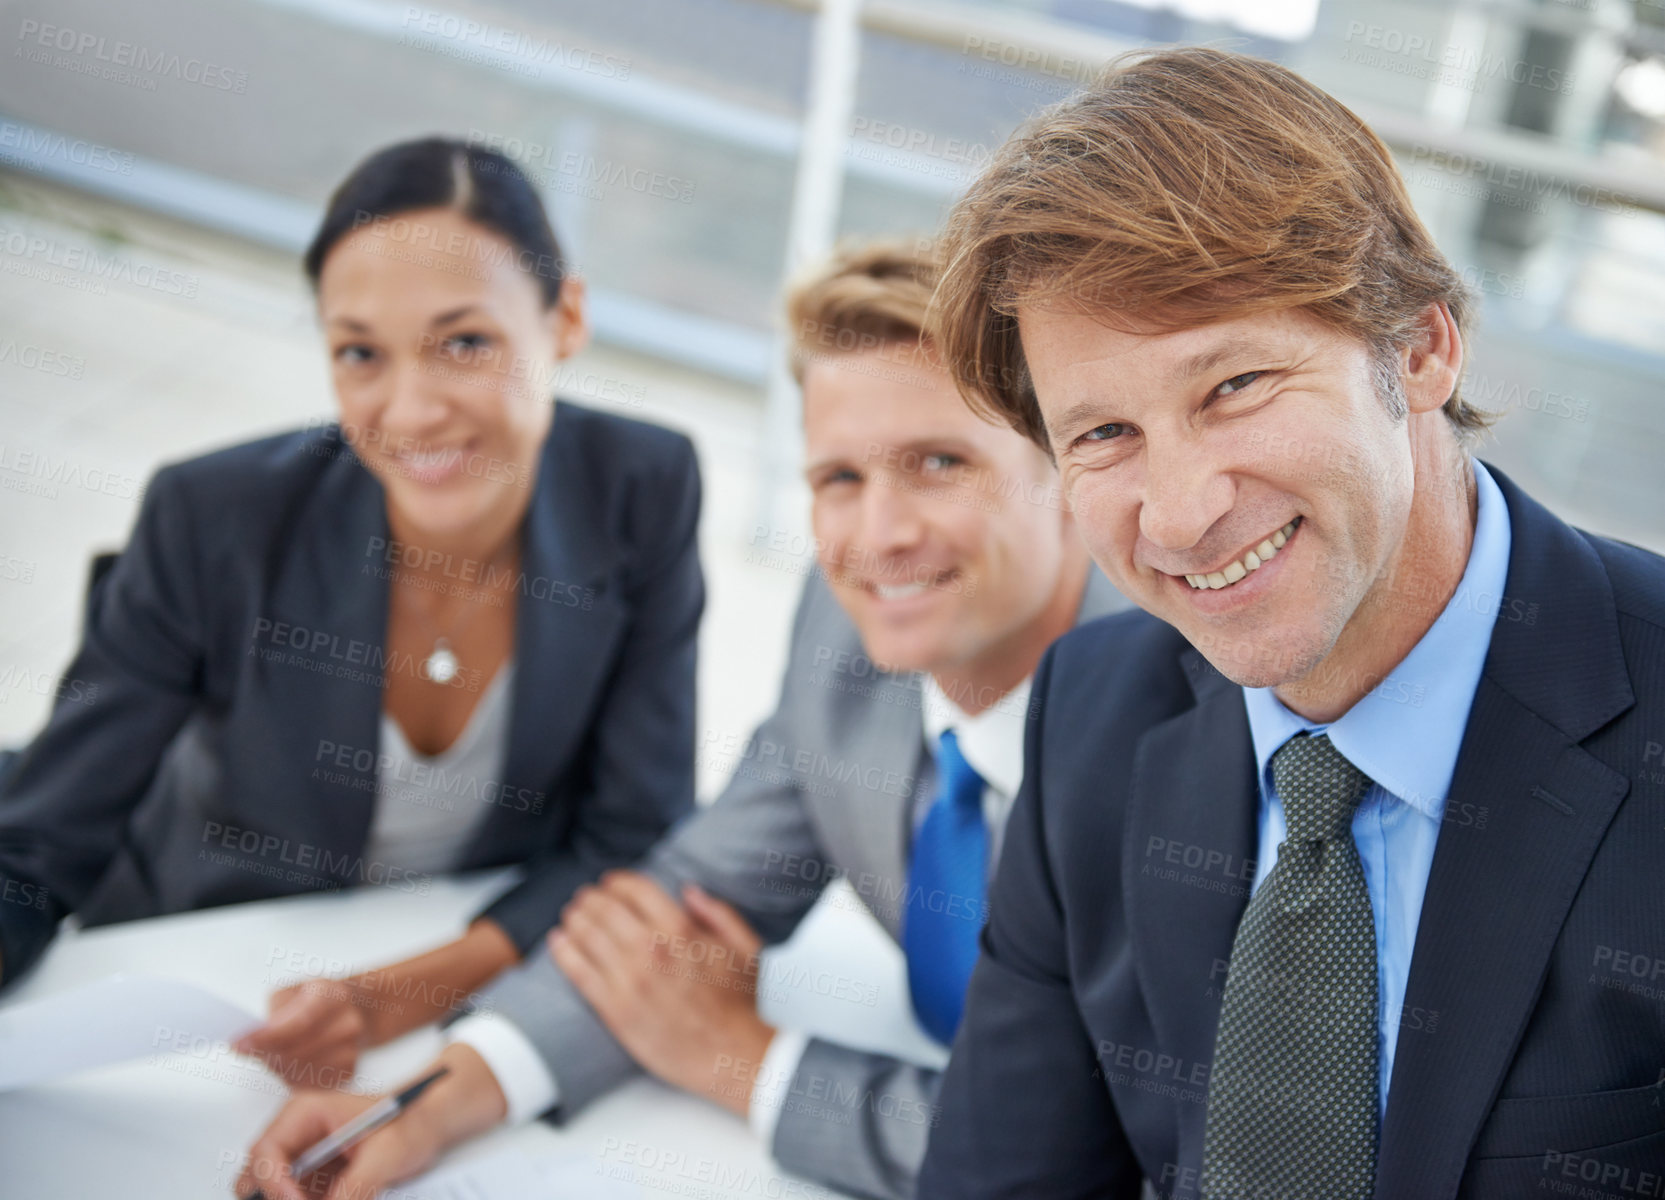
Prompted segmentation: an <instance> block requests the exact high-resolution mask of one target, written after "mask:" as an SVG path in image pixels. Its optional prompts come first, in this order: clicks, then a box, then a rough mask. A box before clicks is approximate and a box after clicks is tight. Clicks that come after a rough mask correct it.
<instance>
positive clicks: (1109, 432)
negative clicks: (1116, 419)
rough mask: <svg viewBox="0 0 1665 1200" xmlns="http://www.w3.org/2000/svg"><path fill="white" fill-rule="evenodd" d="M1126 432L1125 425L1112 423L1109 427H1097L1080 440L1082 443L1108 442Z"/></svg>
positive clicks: (1083, 435)
mask: <svg viewBox="0 0 1665 1200" xmlns="http://www.w3.org/2000/svg"><path fill="white" fill-rule="evenodd" d="M1126 432H1127V426H1126V425H1117V424H1113V423H1112V424H1109V425H1099V426H1096V427H1095V428H1092V429H1089V430H1088V431H1087V432H1086V433H1084V434H1082V435H1081V440H1082V441H1084V442H1109V441H1114V440H1115V439H1116V438H1119V437H1121V436H1122V434H1124V433H1126Z"/></svg>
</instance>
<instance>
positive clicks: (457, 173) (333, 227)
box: [302, 137, 567, 307]
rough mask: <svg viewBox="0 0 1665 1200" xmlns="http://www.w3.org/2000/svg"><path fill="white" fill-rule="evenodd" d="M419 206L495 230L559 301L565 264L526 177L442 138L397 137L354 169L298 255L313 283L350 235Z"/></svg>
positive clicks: (497, 157) (491, 156)
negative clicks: (445, 211) (404, 139)
mask: <svg viewBox="0 0 1665 1200" xmlns="http://www.w3.org/2000/svg"><path fill="white" fill-rule="evenodd" d="M423 208H454V209H457V210H458V211H459V212H461V213H462V214H463V215H464V216H466V217H467V218H468V219H469V220H470V221H473V222H474V223H475V224H477V225H479V226H481V227H483V228H485V229H489V230H490V231H491V232H492V233H495V234H497V235H498V236H499V237H501V238H503V239H504V240H505V241H507V242H508V243H509V244H510V245H511V246H513V247H514V248H515V252H516V253H515V261H516V262H517V264H518V265H519V266H520V267H521V268H522V269H524V270H526V271H528V272H530V273H531V274H533V275H535V276H536V277H537V280H538V285H539V287H540V288H541V289H542V291H543V300H544V305H545V306H546V307H547V306H549V305H552V304H554V303H555V301H556V300H557V299H559V298H560V295H561V281H562V280H563V279H565V278H566V271H567V268H566V261H565V259H563V258H562V256H561V246H560V243H559V242H557V241H556V240H555V231H554V230H553V229H552V228H550V224H549V217H548V215H547V214H546V213H545V212H544V210H543V203H542V202H541V201H540V200H539V199H538V193H537V192H536V191H535V190H534V189H533V187H532V184H531V182H530V181H529V180H528V179H527V178H526V176H525V175H524V174H523V173H522V172H521V169H520V168H519V167H518V166H516V165H515V163H514V160H513V159H510V158H508V157H506V156H504V155H502V154H499V153H497V152H496V151H495V150H487V149H485V148H484V147H483V146H476V145H470V144H469V143H468V142H464V141H461V140H459V139H457V138H444V137H427V138H418V139H416V140H415V141H409V142H399V143H398V144H397V145H393V146H388V147H386V148H385V149H382V150H378V151H376V152H375V153H374V154H372V155H371V156H370V157H369V158H367V159H365V160H364V161H363V162H361V163H359V165H358V166H356V167H354V168H353V173H352V174H351V175H349V176H347V178H346V179H344V180H343V181H342V182H341V185H340V186H339V187H337V188H336V189H335V193H334V194H333V195H332V196H330V202H329V207H328V208H326V209H325V211H324V221H323V224H322V225H320V226H319V227H318V232H317V233H316V234H314V235H313V238H312V244H311V245H310V246H308V247H307V248H306V256H305V257H304V258H303V259H302V262H303V263H304V264H305V266H306V277H307V278H308V279H309V280H311V281H312V286H313V288H314V289H316V288H317V286H318V276H319V274H320V272H322V271H323V268H324V259H325V258H327V257H328V256H329V252H330V251H331V250H332V249H334V247H335V244H336V243H337V242H339V241H340V240H341V239H342V238H343V237H345V236H346V235H347V234H349V233H351V232H353V231H354V230H355V229H359V228H361V227H363V226H365V225H368V224H372V223H374V222H377V221H379V220H385V219H386V218H389V217H393V216H395V215H396V214H398V213H402V212H411V211H413V210H416V209H423Z"/></svg>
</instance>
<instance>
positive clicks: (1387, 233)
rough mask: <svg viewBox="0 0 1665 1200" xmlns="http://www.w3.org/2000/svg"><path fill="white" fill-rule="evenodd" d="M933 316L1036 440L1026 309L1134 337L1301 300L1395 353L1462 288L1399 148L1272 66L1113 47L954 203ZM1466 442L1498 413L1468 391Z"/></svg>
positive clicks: (964, 380)
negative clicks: (1083, 86) (1023, 338)
mask: <svg viewBox="0 0 1665 1200" xmlns="http://www.w3.org/2000/svg"><path fill="white" fill-rule="evenodd" d="M941 258H942V263H943V270H942V282H941V285H940V286H939V288H938V290H937V294H936V297H935V301H934V307H933V309H932V314H931V316H932V323H931V325H930V326H929V328H930V330H931V332H932V335H933V337H934V340H935V341H936V343H937V346H938V349H939V350H940V351H941V352H942V355H943V357H944V359H945V360H946V361H947V363H948V366H949V369H950V370H951V371H952V372H953V373H954V378H955V381H956V383H957V384H958V385H959V388H960V390H961V392H963V393H964V394H965V396H966V398H967V399H968V400H969V401H970V402H971V404H972V406H973V407H974V408H977V409H979V410H980V411H982V412H984V413H985V414H986V415H988V416H991V417H993V418H995V419H997V420H1003V421H1006V422H1008V423H1009V424H1010V425H1011V426H1012V427H1013V428H1014V429H1016V430H1018V431H1019V432H1020V433H1023V434H1025V435H1026V436H1028V437H1029V438H1030V439H1031V440H1033V441H1035V442H1036V443H1037V444H1039V445H1040V446H1041V447H1042V448H1043V449H1048V450H1049V451H1050V447H1049V446H1048V443H1047V436H1046V428H1045V425H1044V424H1043V422H1042V420H1041V413H1040V409H1039V407H1038V406H1037V404H1036V401H1035V392H1034V387H1033V384H1032V382H1031V380H1030V377H1029V371H1028V367H1027V365H1026V364H1025V362H1024V358H1023V347H1022V344H1021V343H1020V341H1019V337H1018V323H1017V312H1018V310H1019V309H1020V308H1022V307H1024V306H1027V305H1034V304H1060V305H1063V306H1065V307H1067V308H1072V309H1075V310H1078V311H1081V312H1085V313H1090V314H1092V315H1094V316H1099V317H1101V318H1103V319H1105V320H1108V321H1109V322H1111V323H1112V324H1115V325H1117V326H1119V327H1122V328H1126V329H1128V330H1132V331H1147V330H1150V331H1157V330H1172V329H1179V328H1185V327H1188V326H1193V325H1200V324H1205V323H1208V322H1210V321H1216V320H1223V319H1227V318H1232V317H1241V316H1248V315H1251V314H1253V313H1255V312H1262V311H1269V310H1273V309H1283V308H1295V307H1299V308H1304V309H1306V310H1307V311H1309V312H1310V313H1312V314H1313V315H1314V316H1315V317H1318V318H1319V319H1320V320H1322V321H1324V322H1326V323H1327V324H1329V325H1330V326H1332V327H1334V328H1336V329H1339V330H1341V331H1343V332H1345V333H1348V334H1351V335H1353V336H1355V337H1358V338H1360V339H1362V340H1363V341H1364V342H1365V343H1366V344H1367V345H1368V346H1369V348H1370V350H1371V356H1372V358H1373V359H1374V361H1375V363H1376V370H1375V371H1374V372H1373V374H1374V376H1375V378H1376V380H1377V389H1378V391H1381V392H1382V393H1383V400H1384V402H1385V403H1387V404H1388V406H1389V409H1390V411H1393V412H1395V414H1396V415H1398V414H1402V413H1403V412H1404V411H1405V409H1404V395H1403V391H1402V389H1401V388H1400V387H1399V376H1398V369H1397V364H1396V363H1395V361H1394V359H1395V357H1396V355H1397V353H1398V351H1400V350H1401V349H1403V348H1404V347H1405V346H1407V345H1410V344H1411V343H1412V342H1413V341H1414V340H1415V337H1416V335H1417V332H1418V330H1419V318H1420V316H1421V314H1422V313H1423V311H1424V310H1425V309H1426V307H1427V306H1428V305H1429V304H1430V303H1432V302H1434V301H1444V302H1445V304H1446V305H1447V306H1449V308H1450V310H1451V315H1452V317H1453V318H1454V319H1455V321H1456V324H1457V328H1458V330H1459V331H1460V332H1461V333H1464V334H1466V333H1467V332H1468V328H1469V323H1470V320H1471V316H1472V309H1471V303H1470V295H1469V290H1468V288H1467V287H1466V286H1465V285H1464V283H1463V281H1462V279H1461V278H1460V277H1459V276H1458V275H1457V273H1456V271H1455V270H1453V269H1452V267H1451V264H1450V263H1449V262H1447V261H1446V259H1445V256H1444V255H1443V254H1441V253H1440V251H1439V249H1438V247H1436V246H1435V245H1434V241H1433V238H1432V237H1430V236H1429V234H1428V231H1427V229H1425V228H1424V227H1423V225H1422V222H1421V221H1420V220H1419V219H1418V218H1417V215H1416V213H1415V211H1414V210H1413V209H1412V207H1411V201H1410V196H1409V195H1408V194H1407V192H1406V191H1405V185H1404V181H1403V180H1402V179H1401V178H1400V175H1399V171H1398V169H1397V168H1396V167H1395V166H1394V164H1393V159H1392V158H1391V156H1390V155H1389V154H1388V151H1387V147H1386V146H1384V145H1383V144H1382V142H1381V139H1380V138H1378V137H1377V136H1376V135H1375V134H1374V133H1372V132H1371V131H1370V129H1369V128H1367V127H1366V126H1365V124H1364V122H1363V121H1361V120H1359V118H1358V117H1357V116H1355V115H1354V114H1353V113H1352V112H1351V111H1350V110H1348V109H1347V108H1346V107H1345V106H1344V105H1342V104H1341V103H1340V102H1339V101H1337V100H1335V99H1334V98H1333V97H1331V96H1329V95H1328V94H1326V93H1325V92H1323V91H1320V90H1319V89H1318V88H1316V87H1314V86H1313V85H1312V84H1310V83H1308V82H1307V81H1306V80H1304V79H1302V78H1300V76H1298V75H1296V74H1294V73H1293V72H1292V71H1288V70H1286V69H1284V68H1283V67H1280V66H1278V65H1277V64H1275V63H1271V62H1267V61H1265V60H1263V59H1258V58H1251V57H1247V56H1245V55H1240V54H1230V53H1225V52H1222V51H1218V50H1209V49H1203V48H1201V47H1184V48H1179V49H1171V50H1163V51H1159V52H1155V53H1149V52H1135V53H1134V54H1132V55H1125V56H1122V57H1121V58H1118V59H1117V60H1115V61H1114V62H1113V63H1111V64H1110V66H1109V67H1108V68H1106V70H1105V72H1104V73H1103V74H1102V75H1101V76H1100V77H1099V78H1098V79H1097V80H1096V81H1095V82H1094V84H1093V85H1092V86H1091V87H1090V88H1088V89H1087V90H1086V91H1084V92H1082V93H1081V94H1079V95H1076V96H1074V97H1071V98H1070V99H1068V100H1065V101H1063V102H1062V103H1060V104H1058V105H1055V106H1054V107H1052V108H1050V109H1047V110H1045V111H1043V112H1042V113H1040V114H1038V115H1037V116H1036V117H1035V118H1034V119H1033V120H1032V121H1031V122H1030V123H1029V124H1028V125H1026V126H1025V127H1024V128H1022V129H1020V130H1019V131H1018V132H1017V133H1016V134H1014V135H1013V136H1012V137H1011V138H1010V139H1009V140H1008V141H1007V142H1006V144H1005V145H1003V146H1002V147H1001V148H1000V150H999V151H997V152H996V154H995V155H994V157H993V158H992V159H991V160H990V162H989V165H988V166H987V167H986V168H985V169H984V171H983V173H982V175H981V176H980V177H979V178H978V179H977V180H976V181H975V182H974V183H973V184H972V186H971V189H970V191H969V192H968V193H967V194H966V196H965V197H964V198H963V199H962V200H961V201H960V202H959V203H958V204H957V205H956V206H955V208H954V211H953V212H952V214H951V215H950V216H949V220H948V226H947V229H946V232H945V234H944V236H943V238H942V241H941ZM1445 413H1446V415H1447V416H1448V417H1449V418H1450V420H1451V422H1452V424H1453V425H1454V426H1455V427H1456V429H1457V431H1458V433H1459V435H1460V436H1465V437H1466V436H1468V435H1469V434H1471V433H1473V432H1476V431H1478V430H1480V429H1483V428H1484V427H1485V426H1486V425H1487V424H1489V423H1490V421H1491V419H1492V417H1491V415H1490V414H1488V413H1485V412H1483V411H1481V410H1479V409H1476V408H1474V407H1473V406H1471V405H1470V404H1468V402H1467V401H1465V400H1463V399H1462V398H1461V396H1460V394H1459V391H1458V390H1457V389H1454V390H1453V391H1452V394H1451V398H1450V399H1449V400H1448V401H1446V404H1445Z"/></svg>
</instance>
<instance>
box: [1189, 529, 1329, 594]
mask: <svg viewBox="0 0 1665 1200" xmlns="http://www.w3.org/2000/svg"><path fill="white" fill-rule="evenodd" d="M1300 523H1301V518H1300V517H1296V518H1295V519H1294V520H1293V521H1291V522H1290V523H1289V524H1287V525H1285V526H1284V527H1283V528H1282V529H1280V530H1278V531H1277V532H1276V533H1274V534H1273V535H1272V536H1271V537H1269V538H1267V539H1266V540H1265V541H1263V542H1261V543H1260V545H1258V546H1256V547H1255V548H1254V549H1253V550H1250V551H1249V552H1248V553H1247V554H1245V555H1244V556H1243V557H1242V558H1241V559H1239V560H1238V561H1237V562H1234V563H1230V564H1228V565H1227V566H1225V567H1223V568H1221V569H1220V570H1218V571H1211V572H1209V573H1208V574H1207V575H1187V576H1186V577H1185V582H1186V583H1188V584H1190V585H1191V586H1192V587H1194V588H1196V589H1197V590H1198V591H1202V590H1204V589H1209V590H1218V589H1220V588H1223V587H1230V586H1231V585H1232V584H1234V583H1236V582H1237V581H1238V580H1240V579H1242V578H1244V577H1245V576H1246V575H1248V573H1249V572H1250V571H1258V570H1260V568H1261V567H1263V566H1265V565H1266V564H1267V563H1268V562H1270V561H1272V558H1273V556H1274V555H1276V554H1277V552H1278V551H1279V550H1281V549H1283V546H1284V543H1285V542H1287V541H1288V540H1289V537H1290V535H1291V534H1293V533H1294V532H1295V527H1296V526H1297V525H1299V524H1300Z"/></svg>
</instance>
